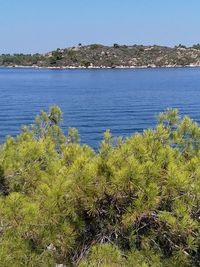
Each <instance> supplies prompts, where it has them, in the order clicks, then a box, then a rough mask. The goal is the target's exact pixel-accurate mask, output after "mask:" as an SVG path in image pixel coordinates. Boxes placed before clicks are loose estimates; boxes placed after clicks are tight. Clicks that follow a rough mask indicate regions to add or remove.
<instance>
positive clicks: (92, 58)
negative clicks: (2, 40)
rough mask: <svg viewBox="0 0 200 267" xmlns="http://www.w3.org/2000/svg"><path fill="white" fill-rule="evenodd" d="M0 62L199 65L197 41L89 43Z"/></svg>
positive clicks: (5, 59)
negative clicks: (191, 43)
mask: <svg viewBox="0 0 200 267" xmlns="http://www.w3.org/2000/svg"><path fill="white" fill-rule="evenodd" d="M0 66H8V67H9V66H10V67H11V66H13V67H15V66H32V67H52V68H53V67H66V68H67V67H86V68H88V67H110V68H115V67H133V68H134V67H176V66H200V45H199V44H198V45H194V46H193V47H188V48H187V47H185V46H183V45H179V46H176V47H174V48H171V47H164V46H157V45H154V46H143V45H133V46H126V45H118V44H114V45H113V46H112V47H108V46H103V45H100V44H92V45H87V46H82V45H81V44H79V45H78V46H77V47H71V48H65V49H57V50H55V51H52V52H49V53H46V54H34V55H31V54H29V55H24V54H14V55H10V54H3V55H1V56H0Z"/></svg>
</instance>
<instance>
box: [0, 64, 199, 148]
mask: <svg viewBox="0 0 200 267" xmlns="http://www.w3.org/2000/svg"><path fill="white" fill-rule="evenodd" d="M52 104H56V105H59V106H60V107H61V109H62V111H63V113H64V120H63V123H62V128H63V130H64V131H65V132H67V128H68V127H76V128H77V129H78V131H79V133H80V137H81V142H82V143H87V144H89V145H91V146H93V147H94V148H97V147H98V145H99V142H100V140H102V136H103V133H104V131H105V130H106V129H110V130H111V132H112V134H113V135H114V136H119V135H121V136H124V137H125V136H129V135H131V134H133V133H134V132H141V131H143V129H145V128H148V127H154V126H155V125H156V117H157V115H158V113H159V112H161V111H164V110H165V109H166V108H167V107H172V108H178V109H179V111H180V114H181V115H189V116H191V117H192V118H193V119H195V120H196V121H197V122H200V68H162V69H94V70H92V69H87V70H86V69H84V70H74V69H73V70H50V69H27V68H26V69H25V68H24V69H23V68H22V69H17V68H12V69H6V68H0V142H3V141H4V140H5V137H6V136H7V135H12V136H15V135H17V134H18V133H19V132H20V129H21V126H22V125H24V124H26V125H27V124H31V123H32V122H33V120H34V118H35V116H36V114H38V112H39V111H40V110H42V109H43V110H47V109H48V108H49V106H51V105H52Z"/></svg>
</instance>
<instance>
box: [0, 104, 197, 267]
mask: <svg viewBox="0 0 200 267" xmlns="http://www.w3.org/2000/svg"><path fill="white" fill-rule="evenodd" d="M61 121H62V112H61V110H60V109H59V108H58V107H57V106H53V107H51V108H50V110H49V111H48V112H44V111H42V112H41V113H40V114H39V115H38V116H37V117H36V120H35V123H34V124H33V125H31V126H29V127H23V129H22V132H21V134H20V135H19V136H17V137H16V138H12V137H8V138H7V140H6V142H5V143H4V144H2V146H1V153H0V193H1V195H0V218H1V221H0V262H1V263H3V266H5V267H7V266H16V267H17V266H33V267H34V266H55V265H56V264H65V265H66V266H80V267H85V266H88V267H93V266H94V267H96V266H102V267H110V266H111V267H121V266H122V267H123V266H125V267H126V266H127V267H132V266H136V267H141V266H142V267H151V266H152V267H154V266H155V267H159V266H164V267H168V266H172V267H178V266H185V267H186V266H199V264H200V241H199V240H200V211H199V205H200V128H199V127H198V125H197V123H196V122H194V121H193V120H191V119H190V118H188V117H184V118H182V119H181V118H180V117H179V115H178V112H177V110H172V109H168V110H167V111H166V112H164V113H161V114H160V116H159V120H158V125H157V126H156V127H155V129H147V130H145V131H144V132H143V133H142V134H138V133H137V134H135V135H133V136H131V137H130V138H126V139H122V138H118V139H114V138H113V137H112V135H111V133H110V131H106V132H105V134H104V139H103V141H102V142H101V145H100V147H99V150H98V151H96V152H95V151H94V150H93V149H92V148H90V147H89V146H87V145H81V144H79V142H80V140H79V135H78V132H77V130H76V129H73V128H70V129H69V131H68V134H67V136H65V135H64V133H63V132H62V130H61V128H60V123H61Z"/></svg>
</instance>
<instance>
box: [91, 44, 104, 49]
mask: <svg viewBox="0 0 200 267" xmlns="http://www.w3.org/2000/svg"><path fill="white" fill-rule="evenodd" d="M101 47H103V46H102V45H101V44H91V45H90V48H91V49H98V48H101Z"/></svg>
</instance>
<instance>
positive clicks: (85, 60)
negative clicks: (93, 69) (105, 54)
mask: <svg viewBox="0 0 200 267" xmlns="http://www.w3.org/2000/svg"><path fill="white" fill-rule="evenodd" d="M90 64H91V62H90V61H89V60H87V59H82V60H81V66H83V67H86V68H88V67H89V66H90Z"/></svg>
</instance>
